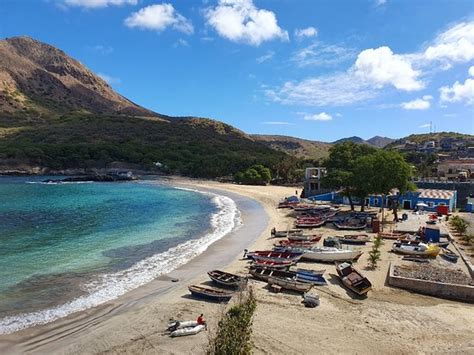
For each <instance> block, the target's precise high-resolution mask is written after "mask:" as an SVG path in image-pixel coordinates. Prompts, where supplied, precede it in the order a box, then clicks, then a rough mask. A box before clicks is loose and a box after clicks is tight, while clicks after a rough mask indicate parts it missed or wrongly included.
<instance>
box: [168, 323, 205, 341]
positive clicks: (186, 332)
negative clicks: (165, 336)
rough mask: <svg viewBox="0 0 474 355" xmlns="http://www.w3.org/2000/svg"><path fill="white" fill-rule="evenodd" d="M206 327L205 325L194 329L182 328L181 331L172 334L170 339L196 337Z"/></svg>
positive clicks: (196, 326)
mask: <svg viewBox="0 0 474 355" xmlns="http://www.w3.org/2000/svg"><path fill="white" fill-rule="evenodd" d="M204 328H205V325H204V324H198V325H195V326H193V327H186V328H181V329H176V330H175V331H173V332H171V333H170V337H173V338H174V337H183V336H187V335H196V334H197V333H199V332H201V331H202V330H204Z"/></svg>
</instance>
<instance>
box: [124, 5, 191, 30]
mask: <svg viewBox="0 0 474 355" xmlns="http://www.w3.org/2000/svg"><path fill="white" fill-rule="evenodd" d="M125 25H126V26H127V27H130V28H135V27H136V28H140V29H145V30H153V31H157V32H161V31H163V30H165V29H166V28H168V27H171V28H173V29H175V30H177V31H180V32H183V33H186V34H191V33H193V32H194V28H193V25H192V23H191V21H189V20H188V19H187V18H185V17H184V16H182V15H181V14H179V13H178V12H177V11H176V10H175V9H174V7H173V5H171V4H166V3H163V4H156V5H150V6H146V7H144V8H142V9H140V10H139V11H137V12H134V13H132V14H131V15H130V16H129V17H127V18H126V19H125Z"/></svg>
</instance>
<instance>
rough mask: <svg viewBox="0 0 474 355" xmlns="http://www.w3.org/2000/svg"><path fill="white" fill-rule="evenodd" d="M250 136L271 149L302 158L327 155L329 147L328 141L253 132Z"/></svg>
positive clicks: (317, 157)
mask: <svg viewBox="0 0 474 355" xmlns="http://www.w3.org/2000/svg"><path fill="white" fill-rule="evenodd" d="M251 137H252V138H253V139H255V140H256V141H258V142H261V143H263V144H265V145H266V146H267V147H269V148H271V149H275V150H278V151H281V152H284V153H286V154H290V155H293V156H296V157H298V158H302V159H314V160H321V159H324V158H326V157H327V156H328V155H329V148H331V144H330V143H324V142H318V141H311V140H306V139H301V138H295V137H288V136H279V135H273V136H272V135H260V134H253V135H252V136H251Z"/></svg>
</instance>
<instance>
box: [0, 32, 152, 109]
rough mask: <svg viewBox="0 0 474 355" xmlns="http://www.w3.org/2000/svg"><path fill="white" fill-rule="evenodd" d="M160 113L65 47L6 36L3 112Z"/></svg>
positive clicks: (0, 95) (1, 57)
mask: <svg viewBox="0 0 474 355" xmlns="http://www.w3.org/2000/svg"><path fill="white" fill-rule="evenodd" d="M70 111H82V112H89V113H93V114H126V115H131V116H158V115H157V114H156V113H154V112H152V111H150V110H147V109H145V108H143V107H140V106H139V105H136V104H135V103H133V102H131V101H130V100H128V99H126V98H124V97H123V96H121V95H119V94H117V93H116V92H115V91H114V90H113V89H112V88H111V87H110V86H109V85H108V84H107V83H106V82H105V81H104V80H102V79H101V78H100V77H98V76H97V75H95V74H94V73H93V72H92V71H90V70H89V69H87V68H86V67H85V66H84V65H82V64H81V63H80V62H78V61H77V60H75V59H73V58H71V57H69V56H68V55H67V54H65V53H64V52H63V51H61V50H59V49H57V48H55V47H53V46H50V45H48V44H45V43H42V42H39V41H36V40H34V39H31V38H29V37H14V38H8V39H5V40H1V41H0V113H1V114H2V115H5V114H12V113H16V114H23V115H29V116H34V115H43V116H47V115H54V114H61V113H64V112H70Z"/></svg>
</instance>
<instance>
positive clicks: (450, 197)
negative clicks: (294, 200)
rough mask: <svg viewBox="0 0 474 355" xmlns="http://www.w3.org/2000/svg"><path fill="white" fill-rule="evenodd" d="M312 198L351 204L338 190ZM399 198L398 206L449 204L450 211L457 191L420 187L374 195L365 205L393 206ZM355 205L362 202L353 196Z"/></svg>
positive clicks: (430, 207) (430, 208)
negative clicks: (409, 190)
mask: <svg viewBox="0 0 474 355" xmlns="http://www.w3.org/2000/svg"><path fill="white" fill-rule="evenodd" d="M311 199H312V200H316V201H325V202H334V203H339V204H349V200H348V199H347V198H346V197H342V196H340V195H339V194H338V193H337V192H329V193H325V194H321V195H317V196H313V197H311ZM394 199H398V206H399V207H400V208H402V209H405V210H413V209H415V208H416V207H417V206H418V205H419V204H423V205H424V206H425V207H423V209H424V210H425V211H437V208H438V207H439V206H447V207H448V210H449V212H452V211H454V210H455V209H456V199H457V191H455V190H436V189H418V190H416V191H413V192H407V193H405V194H403V195H398V194H395V193H394V194H392V195H390V196H385V197H384V196H382V195H372V196H368V197H367V198H366V199H365V205H366V206H370V207H382V206H383V207H387V208H390V207H391V206H392V201H393V200H394ZM353 202H354V204H355V205H358V204H360V201H358V200H357V199H356V198H353Z"/></svg>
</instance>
